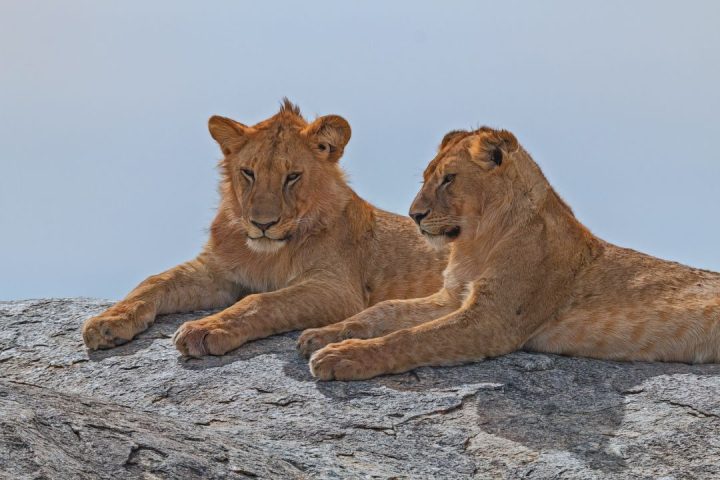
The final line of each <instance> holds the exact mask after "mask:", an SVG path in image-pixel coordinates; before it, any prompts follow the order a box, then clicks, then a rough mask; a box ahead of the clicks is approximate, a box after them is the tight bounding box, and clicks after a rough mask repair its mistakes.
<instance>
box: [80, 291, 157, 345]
mask: <svg viewBox="0 0 720 480" xmlns="http://www.w3.org/2000/svg"><path fill="white" fill-rule="evenodd" d="M154 318H155V312H154V310H153V309H152V307H151V306H150V305H148V304H146V303H145V302H134V303H130V304H122V303H120V304H117V305H114V306H113V307H111V308H109V309H108V310H106V311H104V312H103V313H101V314H100V315H98V316H96V317H92V318H90V319H88V320H87V321H86V322H85V324H84V325H83V328H82V336H83V341H84V342H85V345H86V346H87V347H88V348H89V349H91V350H97V349H99V348H112V347H115V346H118V345H122V344H123V343H126V342H128V341H130V340H132V338H133V337H134V336H135V335H137V334H138V333H140V332H142V331H143V330H145V329H146V328H147V327H148V326H149V325H150V324H151V323H152V321H153V319H154Z"/></svg>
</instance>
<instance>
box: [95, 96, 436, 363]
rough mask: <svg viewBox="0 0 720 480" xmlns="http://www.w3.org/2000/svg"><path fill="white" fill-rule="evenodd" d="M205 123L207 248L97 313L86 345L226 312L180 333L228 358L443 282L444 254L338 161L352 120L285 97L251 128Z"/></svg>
mask: <svg viewBox="0 0 720 480" xmlns="http://www.w3.org/2000/svg"><path fill="white" fill-rule="evenodd" d="M209 128H210V133H211V135H212V136H213V138H215V140H217V142H218V143H219V144H220V147H221V149H222V151H223V153H224V158H223V160H222V161H221V163H220V167H221V171H222V181H221V184H220V193H221V201H220V206H219V208H218V213H217V216H216V218H215V220H214V221H213V223H212V227H211V230H210V239H209V241H208V243H207V245H206V246H205V248H204V250H203V252H202V253H200V255H199V256H198V257H197V258H196V259H195V260H192V261H190V262H187V263H185V264H182V265H179V266H177V267H175V268H172V269H170V270H168V271H167V272H165V273H161V274H160V275H155V276H152V277H150V278H148V279H147V280H145V281H144V282H142V283H141V284H140V285H139V286H138V287H137V288H135V289H134V290H133V291H132V292H130V294H128V296H127V297H126V298H125V299H124V300H122V301H120V302H119V303H117V304H116V305H114V306H113V307H111V308H110V309H108V310H107V311H106V312H104V313H102V314H100V315H99V316H97V317H94V318H91V319H89V320H88V321H87V322H86V323H85V325H84V327H83V338H84V340H85V344H86V345H87V346H88V347H89V348H93V349H94V348H109V347H112V346H114V345H118V344H120V343H124V342H126V341H128V340H130V339H132V338H133V337H134V336H135V335H137V334H138V333H139V332H142V331H143V330H145V329H146V328H148V326H150V325H151V324H152V323H153V321H154V319H155V317H156V315H158V314H163V313H171V312H185V311H191V310H199V309H210V308H218V307H229V308H226V309H225V310H222V311H220V312H219V313H216V314H213V315H210V316H208V317H206V318H203V319H200V320H195V321H191V322H187V323H185V324H183V325H182V326H181V327H180V328H179V329H178V331H177V332H176V334H175V336H174V342H175V345H176V347H177V348H178V350H180V352H182V354H183V355H188V356H201V355H205V354H213V355H221V354H224V353H226V352H228V351H229V350H232V349H234V348H236V347H238V346H240V345H242V344H243V343H245V342H247V341H249V340H253V339H257V338H262V337H266V336H268V335H272V334H276V333H280V332H286V331H290V330H296V329H303V328H307V327H316V326H322V325H327V324H329V323H332V322H337V321H339V320H342V319H344V318H347V317H349V316H351V315H353V314H355V313H357V312H359V311H361V310H362V309H363V308H366V307H368V306H370V305H373V304H375V303H377V302H380V301H382V300H386V299H389V298H413V297H418V296H423V295H429V294H430V293H432V292H433V291H436V290H437V289H438V288H440V286H441V285H442V276H441V272H442V269H443V268H444V266H445V264H446V256H447V255H446V253H445V252H436V251H433V250H432V249H431V248H430V247H428V246H427V244H426V242H424V241H423V239H422V237H421V236H420V235H419V234H418V232H417V229H416V228H415V227H414V225H413V224H412V222H411V221H410V220H409V219H407V218H405V217H401V216H399V215H394V214H391V213H388V212H384V211H382V210H378V209H376V208H374V207H373V206H371V205H370V204H368V203H367V202H365V201H364V200H362V199H361V198H360V197H358V196H357V195H356V194H355V192H353V190H352V189H351V188H350V187H349V186H348V185H347V183H346V182H345V179H344V175H343V172H342V170H341V169H340V167H339V166H338V160H339V158H340V157H341V156H342V153H343V149H344V147H345V145H346V143H347V142H348V140H349V139H350V126H349V125H348V123H347V122H346V121H345V120H344V119H343V118H341V117H338V116H336V115H328V116H325V117H320V118H318V119H317V120H315V121H314V122H312V123H308V122H306V121H305V119H304V118H303V117H302V116H301V115H300V111H299V110H298V109H297V107H295V106H294V105H292V104H291V103H290V102H288V101H285V104H284V105H283V108H282V109H281V110H280V112H279V113H278V114H277V115H275V116H273V117H271V118H270V119H268V120H265V121H263V122H261V123H259V124H257V125H254V126H252V127H248V126H245V125H242V124H240V123H238V122H235V121H234V120H230V119H227V118H222V117H212V118H211V119H210V122H209ZM253 222H255V223H253ZM258 225H260V226H261V227H259V226H258Z"/></svg>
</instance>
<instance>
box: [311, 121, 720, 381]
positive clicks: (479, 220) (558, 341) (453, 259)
mask: <svg viewBox="0 0 720 480" xmlns="http://www.w3.org/2000/svg"><path fill="white" fill-rule="evenodd" d="M424 178H425V183H424V185H423V187H422V189H421V190H420V193H419V194H418V196H417V197H416V199H415V201H414V202H413V205H412V207H411V210H410V216H411V217H413V218H414V219H415V221H416V222H417V224H418V225H419V226H420V229H421V231H422V232H423V234H424V235H425V236H426V237H427V238H428V240H430V242H431V243H433V244H438V245H439V244H445V243H448V242H450V243H451V245H452V246H451V253H450V260H449V265H448V267H447V269H446V271H445V284H444V286H443V288H442V289H441V290H440V291H439V292H437V293H435V294H433V295H431V296H429V297H427V298H420V299H413V300H393V301H388V302H383V303H380V304H378V305H375V306H374V307H372V308H370V309H368V310H365V311H363V312H361V313H359V314H357V315H355V316H354V317H351V318H349V319H347V320H345V321H343V322H341V323H337V324H334V325H331V326H327V327H325V328H320V329H312V330H308V331H306V332H304V333H303V335H302V336H301V337H300V339H299V347H300V349H301V351H303V352H304V353H305V354H310V353H312V352H313V351H314V352H315V353H314V354H313V355H312V357H311V359H310V369H311V371H312V373H313V375H315V376H316V377H318V378H320V379H323V380H329V379H338V380H354V379H364V378H370V377H374V376H376V375H380V374H384V373H398V372H403V371H406V370H410V369H412V368H415V367H419V366H422V365H448V364H456V363H462V362H467V361H473V360H480V359H482V358H486V357H494V356H498V355H503V354H506V353H510V352H512V351H514V350H518V349H521V348H522V349H527V350H533V351H540V352H548V353H558V354H564V355H576V356H585V357H594V358H602V359H611V360H648V361H668V362H672V361H677V362H689V363H702V362H717V361H720V274H718V273H714V272H709V271H706V270H699V269H695V268H690V267H687V266H684V265H680V264H678V263H673V262H669V261H664V260H660V259H657V258H654V257H651V256H649V255H645V254H642V253H639V252H636V251H634V250H629V249H626V248H620V247H617V246H615V245H612V244H610V243H607V242H605V241H603V240H601V239H599V238H597V237H595V236H594V235H592V234H591V233H590V232H589V231H588V230H587V229H586V228H585V227H584V226H583V225H582V224H581V223H580V222H579V221H578V220H577V219H576V218H575V216H574V215H573V213H572V211H571V210H570V208H569V207H568V206H567V205H566V204H565V203H564V202H563V201H562V200H561V199H560V197H559V196H558V195H557V194H556V193H555V191H554V190H553V189H552V187H551V186H550V184H549V183H548V182H547V180H546V179H545V177H544V176H543V174H542V172H541V171H540V168H539V167H538V165H537V164H536V163H535V162H534V161H533V160H532V159H531V158H530V155H528V153H527V152H525V150H524V149H523V148H522V147H521V146H519V145H518V142H517V140H516V139H515V137H514V136H513V135H512V134H511V133H510V132H507V131H504V130H493V129H490V128H486V127H483V128H480V129H479V130H476V131H473V132H466V131H455V132H450V133H449V134H447V135H446V136H445V138H444V139H443V141H442V144H441V146H440V150H439V152H438V154H437V156H436V157H435V159H434V160H433V161H432V162H430V165H429V166H428V167H427V169H426V170H425V174H424ZM346 339H348V340H346ZM343 340H344V341H343ZM335 342H339V343H335ZM321 347H324V348H321ZM318 349H319V350H318Z"/></svg>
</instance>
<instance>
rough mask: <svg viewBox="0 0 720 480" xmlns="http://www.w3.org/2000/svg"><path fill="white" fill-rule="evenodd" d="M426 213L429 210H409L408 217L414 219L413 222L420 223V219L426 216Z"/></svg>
mask: <svg viewBox="0 0 720 480" xmlns="http://www.w3.org/2000/svg"><path fill="white" fill-rule="evenodd" d="M428 213H430V210H429V209H428V210H425V211H424V212H410V217H411V218H412V219H413V220H415V223H417V224H418V225H420V222H422V219H423V218H425V217H427V216H428Z"/></svg>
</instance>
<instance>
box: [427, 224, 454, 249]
mask: <svg viewBox="0 0 720 480" xmlns="http://www.w3.org/2000/svg"><path fill="white" fill-rule="evenodd" d="M421 231H422V234H423V237H425V240H427V242H428V243H429V244H430V246H431V247H433V248H434V249H436V250H442V249H443V248H445V246H447V244H448V243H451V242H453V241H455V239H457V238H458V237H459V236H460V227H452V228H449V229H446V230H445V231H444V232H443V233H441V234H433V233H430V232H428V231H427V230H423V229H421Z"/></svg>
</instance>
